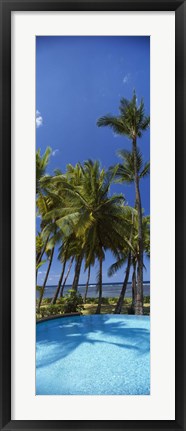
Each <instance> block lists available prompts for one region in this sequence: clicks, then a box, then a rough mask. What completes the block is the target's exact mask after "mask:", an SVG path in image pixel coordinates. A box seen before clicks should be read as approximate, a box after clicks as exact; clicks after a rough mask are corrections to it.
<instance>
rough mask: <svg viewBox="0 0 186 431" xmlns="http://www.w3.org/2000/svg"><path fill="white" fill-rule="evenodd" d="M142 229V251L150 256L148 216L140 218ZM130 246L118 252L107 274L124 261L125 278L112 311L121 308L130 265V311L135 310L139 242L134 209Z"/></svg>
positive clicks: (120, 265) (118, 267) (113, 271)
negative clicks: (116, 258)
mask: <svg viewBox="0 0 186 431" xmlns="http://www.w3.org/2000/svg"><path fill="white" fill-rule="evenodd" d="M142 231H143V246H144V252H145V254H146V256H148V257H149V256H150V217H149V216H146V217H143V220H142ZM130 244H131V246H130V247H127V246H125V248H124V249H123V250H122V252H121V253H120V258H119V259H118V261H116V262H115V263H113V264H112V265H111V266H110V268H109V270H108V275H109V277H111V276H112V275H113V274H115V273H116V272H117V271H118V270H119V269H120V268H121V267H122V266H123V265H124V264H125V263H126V262H127V266H126V270H125V278H124V281H123V286H122V289H121V292H120V296H119V298H118V301H117V304H116V307H115V310H114V313H117V314H118V313H121V308H122V305H123V301H124V297H125V293H126V288H127V283H128V280H129V273H130V269H131V266H132V267H133V273H132V306H131V311H135V303H136V265H137V262H138V256H139V244H138V226H137V216H136V213H135V211H134V212H133V214H132V226H131V234H130Z"/></svg>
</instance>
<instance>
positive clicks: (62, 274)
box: [51, 259, 66, 304]
mask: <svg viewBox="0 0 186 431" xmlns="http://www.w3.org/2000/svg"><path fill="white" fill-rule="evenodd" d="M65 266H66V259H65V260H64V262H63V267H62V271H61V275H60V278H59V281H58V285H57V289H56V291H55V294H54V297H53V299H52V301H51V304H55V303H56V300H57V297H58V295H59V291H60V288H61V283H62V280H63V276H64V272H65Z"/></svg>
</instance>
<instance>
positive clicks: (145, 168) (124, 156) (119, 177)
mask: <svg viewBox="0 0 186 431" xmlns="http://www.w3.org/2000/svg"><path fill="white" fill-rule="evenodd" d="M136 153H137V172H138V178H139V181H140V180H141V179H143V178H145V177H146V176H147V175H149V172H150V162H144V161H143V156H142V154H141V152H140V150H139V148H138V147H137V151H136ZM117 155H118V156H119V157H120V158H121V160H122V163H119V164H118V165H117V170H116V166H114V168H110V169H111V170H112V169H114V170H115V178H116V182H118V183H125V184H131V183H134V181H135V171H134V153H133V151H127V150H119V151H117ZM135 208H136V203H135ZM142 224H143V221H142ZM138 257H139V256H138V253H137V254H134V253H133V254H132V255H131V251H130V250H129V254H128V263H127V268H126V274H125V279H124V282H123V287H122V290H121V294H120V297H119V300H118V303H117V305H116V308H115V313H118V312H120V311H121V303H123V299H124V296H125V292H126V288H127V283H128V279H129V272H130V270H129V267H130V266H131V264H132V266H133V274H132V307H131V309H132V310H133V311H134V312H135V306H136V266H137V260H138ZM122 293H123V294H122ZM122 298H123V299H122Z"/></svg>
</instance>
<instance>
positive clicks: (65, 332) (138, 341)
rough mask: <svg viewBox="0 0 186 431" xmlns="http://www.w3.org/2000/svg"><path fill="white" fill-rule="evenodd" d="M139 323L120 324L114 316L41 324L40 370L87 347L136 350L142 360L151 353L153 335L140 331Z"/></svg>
mask: <svg viewBox="0 0 186 431" xmlns="http://www.w3.org/2000/svg"><path fill="white" fill-rule="evenodd" d="M100 317H101V319H100ZM130 319H131V321H130ZM145 319H146V318H145ZM137 320H138V319H136V318H135V319H134V318H132V317H131V318H128V319H126V321H125V320H124V319H121V320H117V319H114V318H113V316H112V315H104V316H103V315H101V316H81V317H78V316H76V317H70V318H69V317H68V318H63V319H55V320H52V321H48V322H45V323H39V324H38V325H37V368H41V367H45V366H48V365H51V364H53V363H55V362H57V361H59V360H60V359H62V358H65V357H66V356H68V355H69V354H71V353H72V352H73V350H75V349H77V348H78V347H79V346H80V345H81V344H85V343H86V344H87V345H89V346H91V345H94V344H97V345H98V344H102V345H103V344H105V345H106V344H107V345H114V346H118V347H119V348H122V349H129V350H134V351H135V352H136V354H137V355H140V356H141V355H143V354H145V353H147V352H149V338H150V334H149V330H148V329H147V328H144V327H143V325H142V327H140V326H139V327H138V325H137ZM139 321H140V319H139ZM132 322H133V324H132V325H131V323H132ZM128 323H129V324H128Z"/></svg>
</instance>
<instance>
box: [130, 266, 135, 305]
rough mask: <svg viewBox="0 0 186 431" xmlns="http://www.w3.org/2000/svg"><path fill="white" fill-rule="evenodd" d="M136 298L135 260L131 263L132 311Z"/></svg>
mask: <svg viewBox="0 0 186 431" xmlns="http://www.w3.org/2000/svg"><path fill="white" fill-rule="evenodd" d="M135 300H136V262H134V263H133V273H132V305H131V311H132V312H134V308H135Z"/></svg>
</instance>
